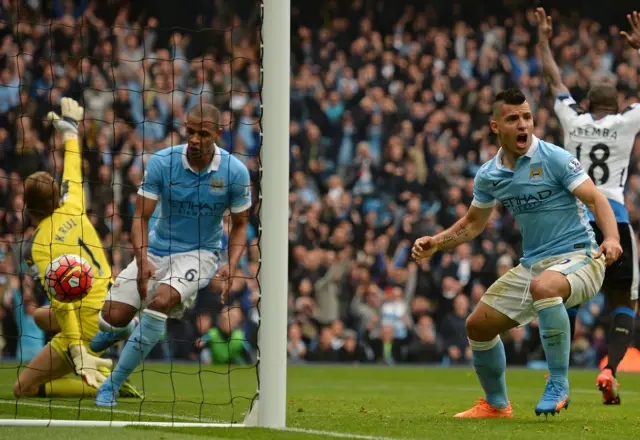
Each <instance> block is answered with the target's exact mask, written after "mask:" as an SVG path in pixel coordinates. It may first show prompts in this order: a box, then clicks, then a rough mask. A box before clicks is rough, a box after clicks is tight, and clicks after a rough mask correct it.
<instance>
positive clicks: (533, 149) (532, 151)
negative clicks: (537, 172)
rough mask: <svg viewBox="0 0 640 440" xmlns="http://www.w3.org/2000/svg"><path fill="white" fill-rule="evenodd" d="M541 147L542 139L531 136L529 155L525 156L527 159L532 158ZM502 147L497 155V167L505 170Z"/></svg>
mask: <svg viewBox="0 0 640 440" xmlns="http://www.w3.org/2000/svg"><path fill="white" fill-rule="evenodd" d="M539 145H540V139H538V138H537V137H536V136H535V135H533V134H532V135H531V146H530V147H529V149H528V150H527V153H526V154H525V156H526V157H528V158H532V157H533V155H534V154H536V151H538V146H539ZM502 155H503V152H502V147H500V149H499V150H498V153H497V154H496V166H497V167H498V169H503V168H504V165H503V163H502Z"/></svg>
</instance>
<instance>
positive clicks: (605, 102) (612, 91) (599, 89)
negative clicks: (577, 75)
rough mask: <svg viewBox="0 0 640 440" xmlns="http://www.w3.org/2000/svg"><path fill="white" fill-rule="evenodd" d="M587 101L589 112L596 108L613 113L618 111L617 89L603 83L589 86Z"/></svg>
mask: <svg viewBox="0 0 640 440" xmlns="http://www.w3.org/2000/svg"><path fill="white" fill-rule="evenodd" d="M587 99H588V100H589V110H590V111H593V110H594V108H596V107H605V108H607V109H610V110H615V111H617V109H618V89H616V86H614V85H613V84H609V83H604V82H603V83H599V84H595V85H593V86H591V88H590V89H589V92H588V93H587Z"/></svg>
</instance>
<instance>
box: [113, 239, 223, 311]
mask: <svg viewBox="0 0 640 440" xmlns="http://www.w3.org/2000/svg"><path fill="white" fill-rule="evenodd" d="M147 258H148V259H149V261H150V262H151V264H153V265H154V266H155V268H156V278H155V279H150V280H149V285H148V289H147V299H146V302H145V303H142V301H141V300H140V295H139V294H138V286H137V276H138V263H137V262H136V260H135V259H134V260H133V261H132V262H131V263H130V264H129V265H128V266H127V267H126V268H125V269H124V270H123V271H122V272H120V274H119V275H118V277H117V278H116V281H115V283H114V284H113V286H111V289H110V290H109V294H108V295H107V297H106V298H105V299H106V300H108V301H116V302H121V303H125V304H129V305H131V306H133V307H135V308H136V309H138V310H141V309H143V308H144V307H146V304H147V303H148V302H150V301H151V300H152V299H153V297H154V295H155V291H156V289H157V288H158V285H159V284H168V285H169V286H171V287H173V288H174V289H175V290H176V291H177V292H178V293H179V294H180V299H181V300H180V304H179V305H177V306H176V307H175V308H174V309H173V310H172V311H171V312H170V313H169V317H171V318H176V319H180V318H181V317H182V315H184V312H185V311H186V310H187V309H188V308H189V307H191V306H192V305H193V303H194V301H195V299H196V295H197V293H198V290H200V289H202V288H203V287H205V286H206V285H207V284H208V283H209V281H210V280H211V277H213V275H214V274H215V273H216V271H217V270H218V261H219V255H218V254H217V253H215V252H209V251H201V250H195V251H189V252H184V253H179V254H172V255H168V256H165V257H159V256H157V255H153V254H151V253H149V254H147Z"/></svg>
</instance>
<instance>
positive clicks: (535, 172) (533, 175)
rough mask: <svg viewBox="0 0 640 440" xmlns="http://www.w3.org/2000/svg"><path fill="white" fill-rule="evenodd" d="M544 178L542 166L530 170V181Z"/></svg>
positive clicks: (538, 180)
mask: <svg viewBox="0 0 640 440" xmlns="http://www.w3.org/2000/svg"><path fill="white" fill-rule="evenodd" d="M542 179H543V175H542V167H538V168H531V169H530V170H529V181H530V182H540V181H541V180H542Z"/></svg>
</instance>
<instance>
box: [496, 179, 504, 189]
mask: <svg viewBox="0 0 640 440" xmlns="http://www.w3.org/2000/svg"><path fill="white" fill-rule="evenodd" d="M502 182H504V180H498V181H497V182H493V187H494V188H495V187H496V186H498V185H500V184H501V183H502Z"/></svg>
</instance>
